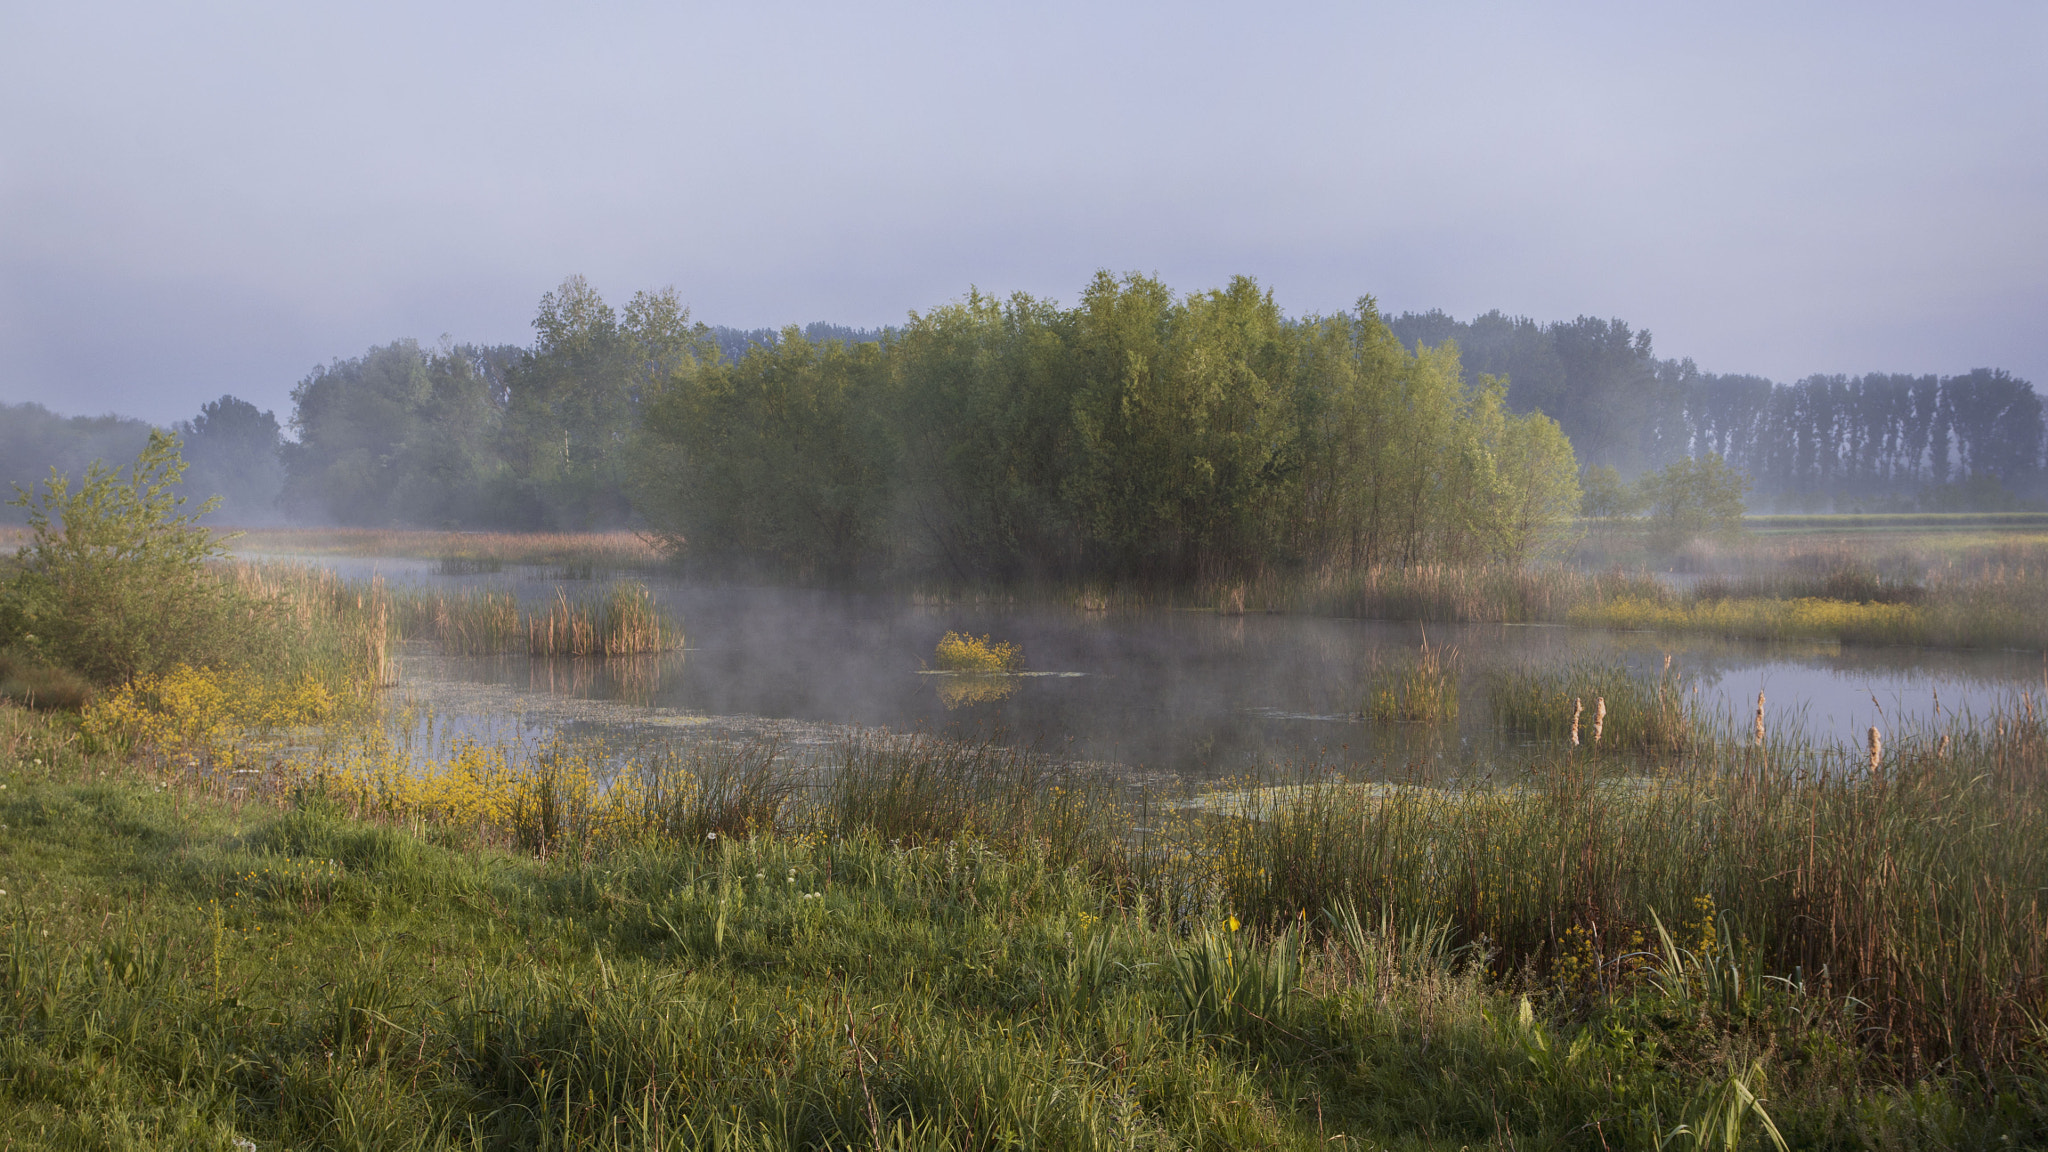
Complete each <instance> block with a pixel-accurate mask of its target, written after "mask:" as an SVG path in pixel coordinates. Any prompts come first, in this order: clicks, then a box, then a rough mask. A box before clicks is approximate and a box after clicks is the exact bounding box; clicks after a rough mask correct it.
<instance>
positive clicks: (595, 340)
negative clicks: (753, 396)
mask: <svg viewBox="0 0 2048 1152" xmlns="http://www.w3.org/2000/svg"><path fill="white" fill-rule="evenodd" d="M533 328H534V333H535V336H536V337H537V338H536V340H535V343H534V348H533V353H532V355H530V356H528V357H526V358H525V359H524V360H523V361H521V362H520V364H519V365H518V366H517V368H516V370H515V371H514V372H513V373H512V375H511V379H510V388H509V405H508V410H507V414H506V415H507V418H506V440H505V455H506V458H507V460H508V461H509V462H510V464H511V467H512V469H513V471H514V472H515V473H516V474H517V476H518V478H519V480H520V482H521V483H522V485H523V486H524V489H525V491H526V493H527V494H528V497H529V499H530V500H531V501H532V504H533V509H532V514H533V516H534V517H535V518H536V519H538V520H539V521H541V522H543V523H546V524H548V525H552V526H556V527H574V528H589V527H599V526H606V525H618V524H623V523H626V522H627V521H628V520H630V519H631V518H632V515H633V509H632V505H631V499H630V497H629V495H628V488H629V485H630V482H631V477H630V475H629V470H630V468H631V465H632V461H633V459H634V456H635V453H634V447H633V442H634V438H635V436H636V435H637V433H638V431H639V427H640V422H641V417H642V409H643V406H644V405H645V404H646V403H647V402H648V401H649V400H650V399H651V398H652V397H653V396H654V395H655V394H657V393H658V392H660V391H661V390H663V389H665V388H666V387H668V386H669V384H670V381H671V379H672V378H673V377H674V376H676V375H677V374H678V373H683V374H687V373H688V372H689V371H690V370H692V369H693V368H694V366H696V365H698V364H702V363H708V362H711V361H713V360H715V359H716V357H717V344H716V342H715V341H714V340H713V338H712V335H711V330H710V329H709V328H707V327H705V326H704V325H702V324H692V323H691V322H690V312H689V309H687V308H685V307H683V305H682V301H681V299H680V298H679V297H678V296H677V295H676V292H675V290H674V289H673V288H668V289H663V290H662V291H659V292H641V293H637V294H636V295H634V297H633V299H632V300H631V301H630V302H629V303H628V304H627V305H626V309H625V314H624V316H623V318H622V317H621V316H620V315H619V314H618V313H616V312H614V311H613V309H612V307H611V306H610V305H609V304H606V303H605V302H604V299H603V298H602V297H601V296H599V295H598V293H597V290H596V289H594V288H592V287H591V286H590V283H589V282H588V281H587V280H585V279H584V278H583V277H581V276H571V277H569V278H567V279H566V280H563V281H562V283H561V286H560V287H558V288H556V289H555V290H554V291H552V292H549V293H547V294H546V295H544V296H542V297H541V301H540V310H539V312H538V314H537V315H535V317H534V320H533Z"/></svg>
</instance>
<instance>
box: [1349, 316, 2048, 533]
mask: <svg viewBox="0 0 2048 1152" xmlns="http://www.w3.org/2000/svg"><path fill="white" fill-rule="evenodd" d="M1389 324H1390V325H1391V326H1392V327H1393V329H1394V331H1395V332H1396V333H1397V334H1398V335H1399V336H1400V337H1401V339H1402V341H1403V342H1404V343H1407V344H1409V345H1411V346H1413V345H1416V344H1428V345H1436V344H1442V343H1444V342H1447V341H1455V342H1456V343H1457V345H1458V348H1459V351H1460V353H1461V355H1462V358H1463V360H1464V362H1465V364H1466V365H1467V366H1468V367H1469V368H1470V369H1472V370H1473V371H1475V372H1485V373H1491V374H1494V375H1498V376H1503V377H1506V378H1507V379H1508V381H1509V385H1508V407H1509V408H1510V409H1512V410H1514V411H1519V412H1526V411H1539V410H1540V411H1542V412H1545V413H1547V414H1549V415H1550V416H1552V417H1554V418H1556V420H1557V422H1558V424H1559V426H1560V427H1562V428H1563V429H1564V431H1565V434H1566V435H1567V436H1569V437H1570V438H1571V441H1572V443H1573V445H1574V446H1575V447H1577V449H1578V450H1579V454H1580V458H1581V462H1582V464H1584V465H1585V466H1587V467H1598V466H1606V467H1612V468H1614V469H1615V470H1616V471H1617V472H1618V473H1619V474H1620V475H1621V476H1623V477H1624V478H1633V477H1636V476H1639V475H1641V474H1643V473H1645V472H1648V471H1651V470H1654V469H1659V468H1662V467H1665V466H1667V465H1670V464H1673V463H1675V462H1677V461H1680V460H1683V459H1688V458H1695V457H1705V456H1707V455H1710V454H1714V455H1719V456H1721V457H1722V458H1723V459H1724V460H1726V461H1727V463H1728V464H1730V465H1731V466H1733V467H1735V468H1736V469H1738V470H1740V471H1742V472H1743V473H1745V474H1747V475H1748V476H1749V477H1750V479H1751V480H1752V482H1753V484H1754V489H1753V491H1754V494H1755V496H1756V497H1757V498H1758V499H1759V500H1760V501H1761V502H1762V503H1763V504H1765V505H1766V506H1771V507H1775V508H1780V509H1784V510H1787V511H1791V510H1799V511H1827V510H1841V511H1851V510H1857V509H1862V510H1866V511H1878V510H1882V509H1900V510H1907V509H1925V510H1929V511H1937V510H1946V509H1948V508H1951V507H1953V508H1961V507H1965V506H1967V507H1972V508H1977V509H1984V510H1992V509H1995V508H1998V507H2002V506H2009V505H2012V504H2014V503H2015V502H2016V501H2018V500H2020V499H2023V498H2033V499H2035V500H2039V499H2041V498H2042V497H2044V496H2048V474H2044V465H2048V460H2044V459H2043V449H2044V445H2048V436H2044V429H2043V421H2042V411H2041V402H2040V399H2039V397H2037V396H2036V395H2035V393H2034V389H2033V385H2031V384H2029V383H2028V382H2027V381H2024V380H2020V379H2017V378H2015V377H2013V376H2012V375H2010V374H2009V373H2007V372H2004V371H2000V370H1994V369H1987V368H1979V369H1977V370H1975V371H1972V372H1968V373H1965V374H1962V375H1957V376H1934V375H1922V376H1904V375H1892V374H1885V373H1871V374H1868V375H1863V376H1840V375H1832V376H1831V375H1815V376H1809V377H1807V378H1805V379H1803V380H1799V381H1797V382H1795V383H1791V384H1779V383H1774V382H1773V381H1771V380H1768V379H1765V378H1763V377H1760V376H1746V375H1717V374H1714V373H1708V372H1702V371H1700V370H1699V369H1698V368H1697V367H1696V366H1695V365H1694V364H1693V362H1692V361H1691V360H1690V359H1686V360H1665V359H1659V358H1658V357H1657V356H1656V355H1655V353H1654V351H1653V349H1652V346H1651V339H1650V334H1649V333H1648V332H1645V331H1640V330H1632V329H1631V328H1630V327H1629V326H1628V325H1627V324H1626V323H1623V322H1622V321H1620V320H1600V319H1595V318H1592V317H1585V316H1582V317H1579V318H1578V319H1576V320H1572V321H1567V322H1562V323H1554V324H1538V323H1536V322H1535V321H1533V320H1529V319H1527V318H1521V317H1509V316H1505V315H1503V314H1501V313H1500V312H1489V313H1487V314H1485V315H1483V316H1479V317H1475V318H1474V319H1472V320H1471V321H1469V322H1467V321H1459V320H1455V319H1453V318H1451V317H1450V316H1447V315H1445V314H1444V313H1442V312H1426V313H1407V314H1404V315H1401V316H1397V317H1394V318H1392V319H1391V320H1390V321H1389Z"/></svg>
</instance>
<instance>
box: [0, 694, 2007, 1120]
mask: <svg viewBox="0 0 2048 1152" xmlns="http://www.w3.org/2000/svg"><path fill="white" fill-rule="evenodd" d="M1999 725H2002V729H2003V730H2002V732H2001V731H2000V727H1999ZM1947 734H1948V735H1949V736H1950V737H1951V739H1950V740H1949V742H1948V743H1947V744H1946V745H1943V744H1941V743H1939V741H1938V736H1934V734H1923V735H1922V736H1920V737H1910V738H1908V737H1902V738H1899V739H1896V740H1895V741H1894V742H1893V744H1894V747H1893V748H1891V749H1889V750H1888V751H1887V752H1886V757H1885V759H1884V760H1883V762H1882V763H1881V764H1880V767H1879V770H1878V772H1877V773H1876V774H1875V775H1872V774H1870V773H1869V772H1868V771H1867V767H1866V768H1865V769H1863V770H1860V771H1859V770H1855V766H1853V765H1847V764H1844V763H1841V762H1839V761H1838V760H1835V759H1832V758H1829V757H1825V756H1820V755H1817V754H1816V753H1814V751H1813V750H1811V749H1803V748H1795V747H1788V746H1784V745H1783V744H1782V743H1781V742H1778V741H1775V740H1774V739H1773V740H1767V741H1766V744H1765V746H1764V747H1762V748H1744V749H1739V750H1733V751H1729V752H1726V753H1724V754H1721V755H1720V756H1718V757H1698V758H1694V759H1692V760H1689V761H1686V762H1684V763H1682V764H1675V765H1673V767H1672V769H1671V770H1669V771H1667V772H1665V773H1662V774H1660V775H1659V776H1658V777H1656V778H1654V779H1645V778H1642V777H1623V778H1615V777H1611V776H1605V777H1604V776H1602V775H1601V774H1599V773H1596V772H1590V771H1587V770H1585V768H1583V767H1582V766H1580V765H1579V764H1578V762H1577V761H1575V760H1574V759H1573V758H1571V757H1570V756H1561V758H1560V759H1559V760H1558V761H1557V762H1556V763H1555V764H1554V765H1553V766H1551V767H1550V768H1548V769H1546V770H1544V771H1542V772H1540V773H1534V774H1531V775H1529V776H1528V777H1526V778H1521V779H1516V780H1513V781H1507V782H1503V783H1500V784H1498V785H1496V786H1493V787H1487V788H1481V789H1478V790H1472V789H1450V788H1446V787H1441V786H1436V785H1433V784H1432V783H1431V782H1429V781H1424V780H1418V781H1414V782H1410V783H1405V784H1396V785H1388V784H1373V783H1369V782H1364V781H1352V780H1347V779H1343V778H1333V777H1328V776H1323V775H1308V776H1296V777H1291V778H1287V779H1285V780H1283V781H1280V782H1278V786H1272V787H1264V788H1257V787H1254V788H1252V789H1250V791H1249V793H1248V796H1249V800H1248V802H1247V803H1245V804H1241V805H1239V806H1238V808H1237V809H1236V811H1235V812H1234V813H1233V814H1231V815H1222V814H1219V813H1218V812H1217V811H1216V810H1215V809H1213V808H1211V809H1207V810H1205V809H1202V808H1199V807H1177V808H1174V809H1171V810H1167V811H1164V812H1163V813H1162V811H1153V812H1151V813H1150V814H1144V813H1133V812H1130V811H1127V810H1123V809H1121V808H1120V806H1119V805H1117V804H1114V803H1111V802H1110V801H1111V800H1113V799H1114V795H1113V794H1112V793H1109V792H1106V791H1104V790H1102V789H1101V788H1100V787H1098V786H1095V785H1091V784H1090V782H1089V781H1088V780H1086V779H1085V778H1077V777H1073V776H1070V775H1066V774H1061V773H1058V772H1056V771H1054V770H1053V769H1052V767H1051V766H1050V765H1048V764H1047V763H1046V762H1044V761H1043V760H1040V759H1038V758H1035V757H1031V756H1028V755H1025V754H1023V753H1019V752H1016V751H1014V750H1006V749H1001V748H996V747H992V746H986V745H959V744H953V743H949V742H946V741H940V740H935V739H931V738H904V737H881V736H873V737H861V738H856V739H855V740H853V742H851V743H849V744H848V745H845V746H843V747H842V748H840V749H838V750H836V751H835V758H836V760H837V761H838V762H839V763H841V764H843V765H844V766H845V767H846V769H847V770H846V771H844V772H842V773H841V774H839V775H838V776H837V777H835V778H834V779H833V782H832V783H831V784H830V785H829V786H818V785H816V783H815V781H816V777H815V776H812V775H810V774H808V773H807V772H805V771H803V769H804V767H805V766H804V765H802V764H801V763H797V762H792V761H790V760H789V759H788V758H787V757H786V756H784V755H783V754H782V753H781V752H780V751H779V750H777V749H775V748H773V747H772V746H751V747H743V748H731V747H727V748H723V749H715V748H714V749H708V750H706V749H699V750H696V751H689V750H684V749H669V750H667V751H665V752H656V751H653V750H650V751H648V752H647V753H645V754H643V755H641V756H640V758H639V759H638V760H637V761H635V765H634V770H635V772H636V774H637V775H636V776H635V777H634V781H635V782H634V783H632V784H631V786H628V787H615V788H613V789H611V790H607V791H602V792H598V791H585V792H583V793H581V794H580V796H579V794H578V793H577V791H576V787H575V786H574V782H573V780H572V779H571V777H570V775H569V768H570V764H569V761H568V758H567V755H566V753H564V752H561V751H557V752H555V753H552V754H549V753H542V754H537V755H536V756H534V757H533V758H531V759H528V760H519V759H517V758H516V757H515V758H509V759H505V760H503V761H501V763H500V764H499V765H498V770H497V773H496V774H495V775H494V774H493V773H491V772H488V771H486V772H479V773H477V774H476V775H475V777H474V778H473V783H472V784H470V785H469V786H468V787H467V788H466V789H464V790H458V792H456V793H449V794H443V799H441V800H438V801H437V800H434V799H432V798H430V797H429V796H428V795H427V793H425V792H424V791H422V792H421V793H418V794H415V795H414V796H412V797H410V798H407V797H399V796H392V795H380V794H379V793H377V792H375V791H374V790H365V789H363V788H362V787H360V783H361V782H360V781H356V780H352V779H350V778H347V777H346V776H345V775H344V774H342V773H340V772H328V773H325V774H322V773H320V772H318V771H317V770H316V771H315V772H314V773H313V774H312V775H311V776H306V775H300V776H295V777H294V776H287V775H283V774H279V773H275V772H272V773H267V774H264V775H261V776H258V777H238V776H234V775H231V774H229V773H226V772H222V771H219V770H217V768H218V765H215V766H213V767H209V766H208V765H207V764H206V763H204V762H202V761H201V760H199V759H195V758H192V757H185V758H182V759H179V758H157V757H151V756H148V755H146V754H144V755H141V756H140V758H138V759H131V760H117V759H114V758H112V757H110V756H105V755H99V756H94V755H88V754H87V753H86V751H85V749H86V748H87V747H88V744H87V743H86V742H85V741H84V740H83V739H82V738H81V737H80V736H79V734H78V732H77V730H76V729H75V727H74V726H72V725H71V724H69V723H68V722H66V721H63V720H59V719H52V718H49V717H44V716H37V715H32V714H29V713H24V712H21V711H19V710H14V709H6V710H0V783H5V784H6V785H7V788H6V789H5V790H4V791H0V824H4V825H5V826H6V828H5V830H4V831H0V888H4V889H6V890H7V895H6V896H5V897H4V898H0V906H4V908H5V912H4V920H0V1019H4V1020H5V1021H6V1026H5V1027H0V1139H11V1140H12V1141H14V1142H15V1143H19V1144H22V1145H24V1146H54V1147H66V1146H71V1147H107V1146H122V1145H124V1144H126V1145H134V1146H167V1145H179V1146H186V1147H219V1148H222V1149H226V1148H229V1147H231V1146H232V1140H233V1139H235V1138H236V1137H241V1138H245V1139H251V1140H254V1141H256V1142H257V1144H258V1146H259V1147H269V1146H280V1145H281V1146H287V1147H305V1146H320V1147H507V1148H528V1147H530V1148H543V1147H648V1148H652V1147H777V1148H781V1147H825V1146H831V1147H849V1146H850V1147H976V1148H992V1147H1014V1146H1023V1145H1030V1146H1041V1147H1059V1148H1064V1147H1077V1148H1079V1147H1132V1146H1141V1147H1149V1146H1159V1147H1169V1146H1172V1147H1186V1146H1196V1147H1214V1148H1244V1147H1303V1148H1306V1147H1310V1146H1326V1145H1327V1144H1329V1143H1331V1142H1332V1141H1333V1140H1334V1139H1335V1138H1337V1137H1343V1138H1344V1142H1345V1143H1347V1144H1350V1145H1355V1146H1360V1147H1379V1146H1387V1147H1413V1148H1458V1147H1471V1146H1494V1147H1516V1148H1599V1147H1659V1146H1662V1147H1682V1148H1691V1147H1707V1146H1712V1147H1716V1148H1719V1147H1723V1146H1724V1141H1723V1140H1722V1139H1721V1137H1722V1136H1723V1135H1725V1132H1726V1125H1727V1124H1728V1123H1730V1122H1731V1120H1732V1121H1733V1122H1736V1123H1738V1124H1739V1125H1740V1128H1741V1131H1740V1134H1739V1136H1738V1138H1737V1139H1736V1140H1735V1141H1734V1143H1733V1145H1732V1146H1736V1147H1756V1148H1764V1147H1771V1146H1772V1142H1771V1140H1770V1138H1769V1136H1768V1133H1767V1131H1766V1129H1765V1126H1764V1123H1763V1115H1764V1114H1767V1115H1768V1117H1769V1118H1770V1120H1771V1121H1772V1122H1773V1123H1774V1124H1775V1126H1776V1129H1777V1130H1778V1131H1779V1132H1780V1133H1781V1134H1782V1136H1783V1137H1784V1139H1785V1140H1786V1142H1787V1143H1788V1144H1789V1145H1791V1146H1799V1147H1842V1148H1852V1147H1901V1148H1904V1147H1986V1146H1995V1145H2000V1142H2001V1141H2007V1142H2009V1144H2010V1145H2011V1146H2023V1145H2027V1144H2031V1143H2036V1142H2039V1141H2040V1140H2043V1139H2048V1066H2044V1063H2043V1040H2044V1037H2043V1036H2042V1035H2041V1034H2040V1031H2039V1025H2038V1021H2039V1019H2040V1018H2041V1012H2042V1009H2043V1000H2044V986H2043V982H2042V975H2043V969H2042V956H2041V948H2042V941H2043V939H2044V935H2043V924H2042V922H2041V919H2040V917H2041V910H2040V908H2039V905H2038V897H2037V896H2036V895H2033V894H2034V893H2038V892H2039V891H2040V890H2041V889H2042V888H2043V887H2044V886H2048V875H2044V874H2043V869H2044V867H2048V865H2044V864H2043V863H2042V861H2041V860H2040V858H2039V853H2038V852H2034V851H2032V850H2031V846H2032V845H2037V844H2038V843H2039V842H2040V838H2041V836H2042V834H2043V833H2044V832H2048V821H2044V818H2043V815H2042V811H2041V808H2040V802H2039V797H2040V783H2041V777H2042V768H2043V761H2044V751H2043V745H2044V740H2043V732H2042V730H2041V727H2040V725H2039V724H2038V723H2037V722H2034V721H2030V720H2029V719H2028V718H2027V717H2026V716H2025V714H2024V713H2016V714H2014V715H2011V716H2007V717H2003V718H2000V720H1999V721H1998V722H1997V725H1994V726H1991V727H1987V728H1985V729H1983V730H1981V731H1979V730H1964V729H1956V730H1953V731H1951V732H1949V733H1947ZM1930 736H1934V738H1933V739H1932V740H1930V739H1928V737H1930ZM486 751H488V750H486ZM663 757H666V759H664V758H663ZM313 766H314V767H315V768H316V769H317V767H318V765H317V764H316V765H313ZM450 795H454V796H455V797H456V798H455V799H449V798H448V796H450ZM462 795H469V796H474V797H479V798H485V799H495V800H499V801H503V803H502V804H501V805H499V806H497V807H495V808H484V807H471V808H458V807H455V805H458V804H460V803H462V802H463V801H462V800H461V799H460V796H462ZM437 805H441V806H437ZM1133 817H1138V818H1142V819H1143V820H1144V821H1145V824H1144V827H1146V828H1148V829H1149V831H1147V832H1145V833H1142V834H1136V835H1134V834H1133V833H1132V832H1131V831H1130V829H1131V820H1132V818H1133ZM1660 925H1661V926H1662V928H1663V929H1664V931H1661V932H1660ZM1753 1098H1754V1099H1755V1100H1756V1101H1758V1103H1755V1104H1754V1105H1752V1103H1751V1100H1752V1099H1753ZM1695 1137H1702V1138H1701V1139H1695Z"/></svg>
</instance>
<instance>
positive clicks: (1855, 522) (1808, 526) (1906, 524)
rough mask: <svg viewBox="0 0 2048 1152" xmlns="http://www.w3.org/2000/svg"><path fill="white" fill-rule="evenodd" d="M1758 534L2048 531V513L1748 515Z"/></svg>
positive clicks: (1745, 520)
mask: <svg viewBox="0 0 2048 1152" xmlns="http://www.w3.org/2000/svg"><path fill="white" fill-rule="evenodd" d="M1742 523H1743V526H1744V527H1746V528H1748V529H1749V530H1750V531H1751V532H1755V533H1757V534H1758V535H1762V536H1770V535H1778V534H1782V533H1787V532H1854V533H1894V532H1906V533H1913V534H1920V533H1929V532H2028V533H2032V532H2048V512H1901V513H1886V514H1862V513H1853V514H1850V513H1845V514H1841V515H1786V516H1748V517H1744V518H1743V521H1742Z"/></svg>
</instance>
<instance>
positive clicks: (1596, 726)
mask: <svg viewBox="0 0 2048 1152" xmlns="http://www.w3.org/2000/svg"><path fill="white" fill-rule="evenodd" d="M1606 727H1607V697H1605V696H1600V697H1596V698H1595V699H1594V701H1593V743H1595V744H1598V743H1599V742H1600V732H1601V730H1602V729H1604V728H1606Z"/></svg>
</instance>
